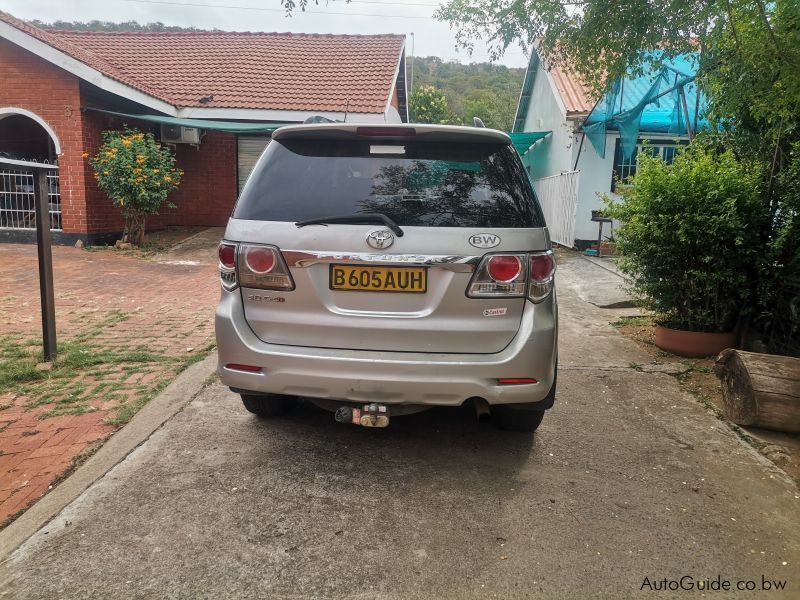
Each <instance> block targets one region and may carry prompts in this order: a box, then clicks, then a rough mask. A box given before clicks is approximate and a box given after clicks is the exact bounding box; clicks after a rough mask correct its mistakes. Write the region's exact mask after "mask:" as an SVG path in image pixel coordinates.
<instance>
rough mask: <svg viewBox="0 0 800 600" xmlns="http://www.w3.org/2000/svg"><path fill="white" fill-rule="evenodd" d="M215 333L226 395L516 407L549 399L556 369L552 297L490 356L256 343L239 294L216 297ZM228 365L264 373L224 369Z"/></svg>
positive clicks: (529, 308) (529, 312) (530, 308)
mask: <svg viewBox="0 0 800 600" xmlns="http://www.w3.org/2000/svg"><path fill="white" fill-rule="evenodd" d="M216 334H217V347H218V351H219V366H218V368H217V373H218V374H219V377H220V379H221V381H222V383H224V384H225V385H227V386H229V387H232V388H238V389H242V390H252V391H254V392H264V393H271V394H289V395H294V396H307V397H310V398H324V399H330V400H343V401H351V402H375V401H378V402H382V403H385V404H425V405H438V406H457V405H460V404H461V403H462V402H464V400H467V399H468V398H473V397H480V398H484V399H485V400H486V401H487V402H488V403H489V404H520V403H532V402H542V401H545V400H547V399H548V398H547V396H548V393H549V392H550V388H551V387H552V384H553V378H554V376H555V369H556V356H557V335H558V315H557V308H556V301H555V292H553V294H551V296H550V297H549V298H547V299H546V300H545V301H543V302H542V303H540V304H536V305H533V304H531V303H527V305H526V308H525V311H524V313H523V316H522V322H521V324H520V329H519V332H518V334H517V335H516V336H515V337H514V339H513V340H512V341H511V343H510V344H509V345H508V346H507V347H506V348H505V349H503V350H502V351H501V352H497V353H495V354H434V353H412V352H372V351H365V350H342V349H330V348H309V347H302V346H286V345H277V344H267V343H264V342H262V341H261V340H259V339H258V338H257V337H256V336H255V334H254V333H253V332H252V330H251V329H250V327H249V326H248V324H247V322H246V320H245V318H244V310H243V307H242V300H241V294H240V292H239V290H238V289H237V290H234V291H233V292H226V291H223V292H222V297H221V299H220V303H219V305H218V307H217V313H216ZM234 363H235V364H245V365H256V366H259V367H262V371H261V372H260V373H247V372H242V371H234V370H231V369H227V368H225V365H227V364H234ZM505 377H532V378H535V379H536V380H537V381H538V383H535V384H524V385H503V386H501V385H498V383H497V380H498V379H500V378H505ZM547 404H549V402H546V403H545V405H542V408H547V407H548V406H546V405H547Z"/></svg>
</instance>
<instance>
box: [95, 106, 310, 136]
mask: <svg viewBox="0 0 800 600" xmlns="http://www.w3.org/2000/svg"><path fill="white" fill-rule="evenodd" d="M87 110H93V111H95V112H101V113H105V114H107V115H113V116H115V117H120V118H123V119H137V120H139V121H148V122H150V123H165V124H167V125H180V126H181V127H195V128H197V129H207V130H212V131H226V132H228V133H271V132H273V131H275V130H276V129H278V128H279V127H283V126H285V125H296V123H240V122H236V121H209V120H206V119H178V118H177V117H167V116H166V115H164V116H162V115H131V114H127V113H119V112H114V111H111V110H100V109H98V108H88V109H87Z"/></svg>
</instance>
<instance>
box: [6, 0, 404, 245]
mask: <svg viewBox="0 0 800 600" xmlns="http://www.w3.org/2000/svg"><path fill="white" fill-rule="evenodd" d="M0 82H2V85H0V158H3V159H6V160H8V159H11V160H20V161H32V162H49V163H51V164H52V163H57V164H58V175H57V176H53V177H52V180H51V184H50V197H51V205H50V207H51V226H52V228H53V230H54V233H53V238H54V241H56V242H60V243H74V242H75V240H77V239H82V240H83V241H84V242H89V243H102V242H107V241H113V240H114V239H116V237H118V234H119V232H120V231H121V229H122V219H121V217H120V215H119V214H118V212H117V211H116V209H114V208H113V206H112V205H111V203H110V201H109V200H108V198H107V197H106V196H105V194H104V193H103V192H102V191H101V190H99V189H97V187H96V185H95V182H94V178H93V176H92V171H91V168H90V167H89V165H88V162H87V160H86V159H85V158H83V156H82V154H83V153H89V154H90V155H93V154H94V153H95V152H96V150H97V148H98V146H99V145H100V143H101V132H102V131H103V130H106V129H117V128H121V127H122V125H123V124H127V125H130V126H132V127H137V128H139V129H142V130H148V131H152V132H153V133H154V134H155V135H156V136H157V137H160V138H161V139H162V140H163V141H166V142H167V143H171V141H172V142H175V143H174V148H175V153H176V157H177V161H178V166H179V167H180V168H182V169H183V170H184V171H185V175H184V178H183V181H182V183H181V186H180V187H179V188H178V189H177V190H176V191H175V192H174V193H173V194H172V196H171V200H172V201H173V202H174V203H175V204H176V205H177V208H174V209H165V210H164V211H162V214H161V215H159V216H157V217H153V218H151V219H150V220H149V221H148V227H149V228H151V229H152V228H158V227H163V226H167V225H209V226H211V225H224V224H225V222H226V220H227V218H228V215H229V214H230V212H231V209H232V208H233V205H234V202H235V200H236V196H237V194H238V191H239V189H240V187H241V185H242V184H243V182H244V180H245V179H246V177H247V175H248V174H249V172H250V169H252V166H253V163H254V161H255V158H257V156H258V154H260V152H261V150H262V149H263V148H264V147H265V146H266V144H267V143H268V141H269V133H270V131H271V130H272V129H274V128H275V127H276V126H277V125H278V124H285V123H301V122H303V121H304V120H306V119H308V118H310V117H314V116H317V115H319V116H323V117H326V118H330V119H335V120H347V121H357V122H380V123H383V122H401V121H407V120H408V111H407V107H406V80H405V37H404V36H399V35H310V34H291V33H233V32H191V33H98V32H75V31H60V30H59V31H57V30H43V29H39V28H36V27H33V26H31V25H29V24H27V23H25V22H23V21H21V20H19V19H16V18H14V17H12V16H11V15H8V14H6V13H3V12H0ZM31 182H32V180H31V179H30V175H28V174H27V172H26V171H25V170H24V166H22V165H20V166H19V168H18V169H17V168H14V169H12V168H11V167H8V166H6V167H0V241H1V240H27V239H30V240H33V239H34V236H33V229H32V228H33V227H35V224H34V223H33V222H32V221H31V219H32V217H33V214H32V210H31V209H32V193H31V191H32V190H31Z"/></svg>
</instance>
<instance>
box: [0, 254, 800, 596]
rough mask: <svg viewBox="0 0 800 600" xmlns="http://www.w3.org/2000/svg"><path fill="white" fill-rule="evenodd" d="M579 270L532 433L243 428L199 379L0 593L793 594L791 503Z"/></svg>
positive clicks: (791, 490)
mask: <svg viewBox="0 0 800 600" xmlns="http://www.w3.org/2000/svg"><path fill="white" fill-rule="evenodd" d="M587 268H596V267H593V266H590V263H588V262H587V261H584V260H582V259H581V258H579V257H572V258H570V259H569V260H567V261H566V262H565V263H562V264H561V266H560V272H559V282H558V285H559V303H560V309H561V346H560V348H561V350H560V353H561V373H560V377H559V386H560V387H559V390H558V399H557V402H556V407H555V409H554V410H553V411H551V412H550V413H549V414H548V415H547V416H546V417H545V421H544V424H543V425H542V428H541V430H540V432H539V433H538V434H537V435H536V436H535V437H531V436H530V435H525V434H514V433H506V432H500V431H497V430H495V429H494V428H493V427H492V426H491V425H479V424H477V423H476V422H475V419H474V416H473V415H471V414H470V413H469V412H468V411H465V410H435V411H431V412H428V413H422V414H418V415H414V416H410V417H405V418H397V419H395V420H394V421H393V424H392V426H391V427H390V428H389V429H387V430H368V429H361V428H356V427H351V426H343V425H337V424H335V423H334V421H333V418H332V416H331V415H330V414H328V413H325V412H322V411H319V410H317V409H315V408H313V407H311V406H303V407H302V408H301V409H300V410H299V411H298V413H297V414H295V415H294V416H293V417H292V418H290V419H288V420H279V421H272V422H268V421H260V420H258V419H256V418H255V417H252V416H251V415H249V414H247V413H246V412H244V410H243V409H242V408H241V406H240V402H239V399H238V397H237V396H235V395H234V394H232V393H230V392H229V391H227V390H226V389H225V388H223V387H222V386H220V385H219V384H214V385H211V386H209V387H207V388H205V390H204V391H203V392H202V393H201V394H200V395H199V396H198V397H197V398H195V400H193V401H192V402H191V403H190V404H189V405H188V406H187V407H186V409H185V410H183V411H182V412H181V413H179V414H178V415H176V416H175V417H174V418H173V419H172V420H170V421H169V422H168V423H167V424H166V425H165V426H164V427H163V428H161V429H160V430H158V431H157V432H156V433H155V434H154V435H153V436H152V437H151V438H150V439H149V440H148V441H147V442H146V443H145V444H143V445H142V446H140V447H139V448H138V449H137V450H135V451H134V452H133V453H132V454H130V455H129V456H128V458H127V459H126V460H124V461H123V462H122V463H120V464H119V465H118V466H117V467H116V468H115V469H114V470H112V471H111V472H110V473H109V474H108V475H106V476H105V477H104V478H103V479H101V480H100V481H98V482H97V483H96V484H95V485H93V486H92V487H91V488H90V489H89V490H88V491H87V492H86V493H84V494H83V495H82V496H81V497H80V498H78V500H76V501H75V502H73V503H72V505H70V506H69V507H68V508H67V509H66V510H65V511H64V512H62V513H61V515H59V516H58V517H57V518H56V519H55V520H54V521H52V522H51V523H50V524H49V525H48V526H46V527H45V528H43V529H42V530H41V531H40V532H39V533H38V534H36V535H35V536H34V537H33V538H31V540H29V542H28V543H26V544H25V545H24V546H23V547H22V548H21V549H20V550H18V551H17V552H16V553H15V554H14V555H13V556H12V557H11V559H10V560H9V561H7V562H6V564H4V565H3V566H2V572H0V581H5V584H3V585H2V586H0V591H1V592H3V593H5V594H6V597H10V598H309V597H312V598H329V597H330V598H398V599H400V598H402V599H407V598H530V597H541V598H561V597H564V598H588V597H600V598H631V597H642V598H647V597H651V596H652V593H651V590H656V589H659V587H658V586H661V585H664V582H663V580H664V579H665V578H666V579H668V580H678V579H680V578H682V577H686V576H688V577H691V578H693V579H692V580H691V581H693V582H694V583H695V585H696V584H697V582H698V581H702V580H706V579H711V580H712V581H716V580H717V577H718V576H719V577H720V578H721V581H722V582H725V581H728V582H729V583H728V585H730V586H731V587H732V588H733V589H732V590H731V591H727V592H726V591H722V592H720V593H718V594H716V597H721V598H732V597H736V598H738V597H742V598H747V597H756V596H760V595H762V594H763V595H764V596H765V597H768V598H791V597H793V598H797V597H798V595H800V576H798V575H797V573H798V564H800V520H799V519H798V514H800V511H799V510H798V508H800V493H799V492H798V489H797V488H796V487H795V485H794V484H793V483H792V482H791V481H790V480H788V478H786V477H785V476H784V475H783V473H782V472H781V471H779V470H778V469H777V468H775V467H774V466H772V464H771V463H769V462H768V461H766V460H765V459H763V458H762V457H761V456H760V455H759V454H757V453H756V452H755V451H754V450H752V449H751V448H750V447H749V446H747V445H745V444H744V443H742V442H741V441H740V440H739V439H738V438H737V437H736V435H735V434H734V433H733V432H732V431H731V430H730V429H729V428H728V427H727V426H726V425H725V424H724V423H721V422H720V421H718V420H717V419H716V418H715V417H714V416H713V415H712V414H710V413H709V412H707V411H706V410H705V409H704V408H702V407H701V406H700V405H699V404H698V403H697V402H696V401H695V400H694V399H693V398H691V397H690V396H687V395H685V394H684V393H683V392H682V391H681V390H680V389H679V386H678V384H677V382H676V381H675V380H674V379H673V377H671V376H670V375H667V374H665V373H659V372H642V371H640V370H637V369H633V368H631V366H630V365H631V363H640V364H641V363H647V362H649V359H648V358H647V357H646V356H645V355H643V353H642V352H641V351H640V350H639V349H638V348H637V347H636V346H635V345H634V344H633V343H632V342H630V341H628V340H626V339H625V338H623V337H622V336H620V335H619V334H617V333H616V332H615V331H614V330H613V328H612V327H610V326H609V325H608V322H609V321H610V320H614V319H615V318H616V315H617V314H620V313H622V314H630V312H631V311H630V309H627V311H625V310H623V311H619V310H618V311H614V310H608V309H601V308H598V307H597V306H595V305H593V304H591V303H590V301H587V299H586V295H587V293H588V294H590V293H591V290H589V292H587V290H586V287H585V286H583V285H580V284H581V282H585V279H586V275H587V274H586V272H585V269H587ZM579 292H580V293H579ZM589 300H591V299H589ZM659 368H660V367H659ZM659 368H656V369H655V370H656V371H658V369H659ZM665 370H668V369H666V368H665ZM775 580H786V581H787V584H786V586H787V587H786V589H785V590H783V591H775V590H774V589H773V590H771V591H770V592H769V593H768V594H764V593H763V592H762V591H761V590H762V586H764V583H763V582H764V581H775ZM738 582H742V583H741V584H740V583H738ZM751 582H752V584H751ZM689 583H690V580H688V579H684V585H688V584H689ZM666 585H667V586H670V585H671V584H670V582H669V581H667V582H666ZM723 585H724V584H723ZM737 585H741V586H743V587H750V586H751V585H753V586H755V590H756V591H751V592H747V591H736V590H735V587H736V586H737ZM771 586H772V587H774V584H771ZM643 587H644V589H643V590H642V588H643ZM694 592H695V595H697V596H698V597H699V596H700V594H699V593H698V592H697V590H696V589H695V590H694ZM706 593H707V594H708V592H706ZM711 595H712V596H713V595H714V594H711ZM658 596H659V597H673V596H674V597H687V592H677V591H676V592H669V591H667V592H662V593H661V594H659V595H658ZM688 596H689V597H691V596H692V594H691V593H688Z"/></svg>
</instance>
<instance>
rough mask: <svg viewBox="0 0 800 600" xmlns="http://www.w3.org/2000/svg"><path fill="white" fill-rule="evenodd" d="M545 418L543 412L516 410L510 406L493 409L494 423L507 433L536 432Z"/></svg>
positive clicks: (504, 405) (494, 407)
mask: <svg viewBox="0 0 800 600" xmlns="http://www.w3.org/2000/svg"><path fill="white" fill-rule="evenodd" d="M543 418H544V411H543V410H526V409H524V408H514V407H513V405H509V404H499V405H497V406H493V407H492V421H493V422H494V423H496V424H497V426H498V427H499V428H500V429H505V430H507V431H536V430H537V429H538V428H539V425H541V423H542V419H543Z"/></svg>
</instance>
